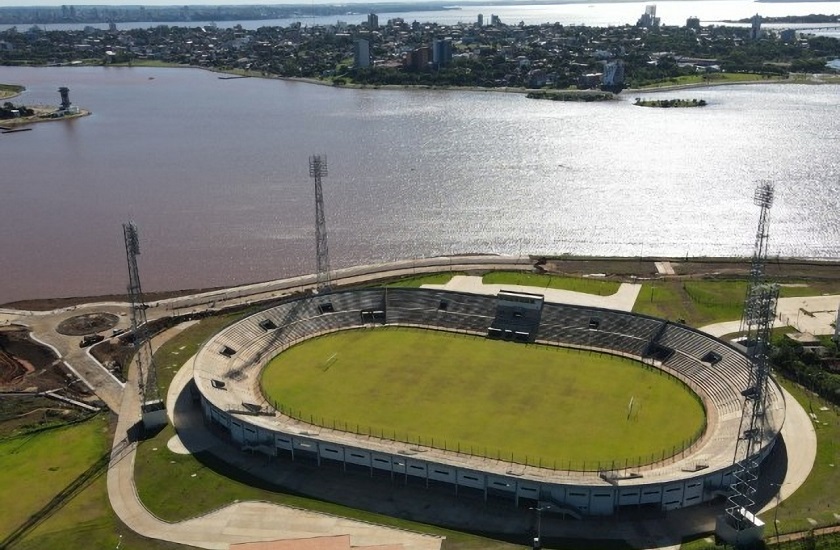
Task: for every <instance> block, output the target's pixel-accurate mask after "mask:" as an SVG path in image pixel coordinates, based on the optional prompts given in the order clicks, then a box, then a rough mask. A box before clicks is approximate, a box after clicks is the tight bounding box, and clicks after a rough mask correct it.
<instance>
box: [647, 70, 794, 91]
mask: <svg viewBox="0 0 840 550" xmlns="http://www.w3.org/2000/svg"><path fill="white" fill-rule="evenodd" d="M756 80H767V81H768V82H772V81H773V80H780V78H765V77H764V75H761V74H757V73H714V74H708V75H701V74H697V75H694V74H692V75H682V76H678V77H676V78H671V79H668V80H663V81H662V82H656V83H654V84H648V85H646V86H642V88H643V89H650V88H662V87H664V86H679V85H683V84H717V83H720V82H752V81H756Z"/></svg>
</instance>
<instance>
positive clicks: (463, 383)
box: [262, 328, 704, 469]
mask: <svg viewBox="0 0 840 550" xmlns="http://www.w3.org/2000/svg"><path fill="white" fill-rule="evenodd" d="M262 385H263V389H264V391H265V394H266V395H267V396H269V399H273V400H274V401H276V402H277V403H278V406H280V405H282V407H283V410H284V411H291V412H292V414H293V415H294V416H297V417H299V418H303V419H304V420H307V421H312V422H313V423H316V424H320V425H323V426H327V427H333V425H335V426H336V427H339V428H341V429H346V430H348V431H354V432H361V433H366V434H367V433H370V434H373V435H377V436H381V437H385V438H388V439H397V440H402V441H410V442H419V443H420V444H421V445H424V446H432V447H439V448H444V447H445V448H447V449H449V450H458V451H460V452H465V453H471V454H477V455H483V456H490V457H493V458H501V459H503V460H511V461H513V462H517V463H526V462H527V463H529V464H532V465H541V466H543V467H550V468H551V467H556V468H558V469H566V468H569V467H570V468H571V469H584V468H586V469H595V468H596V467H598V466H599V464H598V462H601V464H610V463H611V461H615V462H616V463H619V462H620V463H622V465H623V464H624V462H625V460H628V461H629V462H630V463H631V464H635V463H637V462H638V461H641V462H642V463H645V462H650V461H652V460H654V457H655V459H657V460H658V459H661V457H662V453H663V450H666V449H667V451H665V455H666V456H668V455H671V454H672V451H673V449H674V448H676V449H677V450H680V448H681V446H683V445H685V444H687V443H688V442H690V440H691V439H692V438H693V437H696V436H698V435H699V431H700V430H701V429H702V427H703V422H704V413H703V408H702V406H701V405H700V403H699V402H698V400H697V398H696V397H695V396H694V395H693V394H691V393H690V392H689V391H688V390H685V389H683V387H682V386H681V384H680V383H679V382H678V381H676V380H675V379H674V378H671V377H670V376H667V375H665V374H663V373H661V372H660V371H658V370H656V369H649V368H646V367H643V366H642V364H641V363H638V362H636V361H630V360H626V359H621V358H616V357H613V356H609V355H602V354H594V353H589V352H580V351H572V350H564V349H560V348H554V347H549V346H536V345H529V346H523V345H522V344H514V343H510V342H500V341H492V340H487V339H484V338H475V337H471V336H467V337H465V336H460V335H453V334H450V333H444V332H436V331H428V330H416V329H391V328H389V329H376V330H354V331H344V332H341V333H336V334H331V335H327V336H323V337H320V338H316V339H313V340H309V341H307V342H305V343H303V344H300V345H298V346H295V347H293V348H291V349H290V350H287V351H286V352H284V353H282V354H281V355H279V356H278V357H276V358H275V359H274V360H272V361H271V363H270V364H269V365H268V367H267V368H266V369H265V371H264V373H263V378H262ZM631 401H632V407H631V408H629V406H630V405H631ZM675 410H678V411H680V414H678V415H675V414H674V411H675ZM337 419H339V420H337Z"/></svg>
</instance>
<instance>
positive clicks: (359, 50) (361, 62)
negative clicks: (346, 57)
mask: <svg viewBox="0 0 840 550" xmlns="http://www.w3.org/2000/svg"><path fill="white" fill-rule="evenodd" d="M353 66H354V67H356V68H359V69H364V68H366V67H370V41H368V40H365V39H364V38H358V39H356V41H355V42H354V43H353Z"/></svg>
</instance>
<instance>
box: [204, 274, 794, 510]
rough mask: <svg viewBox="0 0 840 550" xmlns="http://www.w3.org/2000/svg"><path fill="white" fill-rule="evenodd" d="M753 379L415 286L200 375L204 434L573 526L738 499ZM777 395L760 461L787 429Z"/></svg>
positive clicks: (581, 316) (249, 338) (704, 347)
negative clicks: (542, 510)
mask: <svg viewBox="0 0 840 550" xmlns="http://www.w3.org/2000/svg"><path fill="white" fill-rule="evenodd" d="M410 329H411V330H410ZM332 333H336V334H332ZM374 334H375V335H376V338H375V339H373V340H371V339H370V338H369V336H371V335H374ZM406 334H408V335H409V336H410V339H411V340H412V342H411V343H409V344H407V343H405V338H406ZM348 335H352V337H351V338H349V339H348V338H346V337H345V338H344V341H339V340H334V338H336V337H338V336H348ZM447 337H448V340H452V341H454V342H456V344H455V345H449V344H448V343H447V342H442V341H440V340H439V339H441V338H447ZM392 340H393V342H392ZM492 346H496V347H492ZM437 348H441V349H442V350H443V351H442V352H441V353H430V352H429V350H434V349H437ZM484 348H487V349H484ZM424 350H425V351H424ZM547 352H553V355H552V354H548V355H545V354H546V353H547ZM540 353H541V354H543V355H539V354H540ZM532 354H534V355H532ZM511 357H512V358H514V359H513V360H511V359H510V358H511ZM596 360H600V361H601V362H602V363H604V364H595V363H597V361H596ZM593 361H595V363H593ZM523 365H525V367H527V368H529V369H530V370H526V371H522V370H521V369H522V368H525V367H523ZM604 369H606V370H604ZM610 369H613V370H610ZM507 370H511V371H512V372H506V371H507ZM555 371H556V372H555ZM570 371H571V374H570ZM569 376H572V377H571V378H569ZM645 377H647V378H645ZM749 377H750V360H749V358H748V357H747V356H746V355H745V354H744V353H742V352H741V351H739V350H738V349H736V348H735V347H734V346H732V345H730V344H728V343H726V342H724V341H722V340H719V339H716V338H714V337H711V336H709V335H706V334H704V333H702V332H699V331H697V330H695V329H692V328H690V327H687V326H685V325H683V324H680V323H674V322H670V321H665V320H662V319H657V318H654V317H649V316H645V315H639V314H633V313H628V312H624V311H616V310H609V309H602V308H595V307H584V306H574V305H568V304H558V303H549V302H546V301H545V300H544V298H543V296H542V295H538V294H528V293H522V292H507V291H502V292H500V293H498V294H497V295H496V296H486V295H474V294H466V293H459V292H450V291H445V290H431V289H410V288H381V289H365V290H350V291H343V292H335V293H328V294H317V295H309V296H306V297H303V298H299V299H294V300H289V301H287V302H284V303H282V304H280V305H277V306H274V307H271V308H270V309H266V310H263V311H261V312H259V313H256V314H254V315H251V316H249V317H247V318H245V319H243V320H240V321H238V322H236V323H234V324H233V325H231V326H228V327H227V328H225V329H223V330H222V331H220V332H219V333H217V334H216V335H215V336H214V337H213V338H211V339H210V340H208V341H207V342H206V343H205V344H204V346H203V347H202V349H201V350H200V351H199V353H198V354H197V356H196V358H195V367H194V374H193V378H194V382H195V385H196V388H197V390H198V395H199V396H200V399H201V404H202V410H203V414H204V418H205V421H206V422H207V424H208V425H209V426H210V427H211V428H212V429H213V431H214V432H215V433H217V434H218V435H220V436H221V437H222V438H224V439H227V440H228V441H230V442H231V443H232V444H234V445H236V446H238V447H239V448H240V449H241V450H242V451H243V452H249V453H261V454H264V455H266V456H267V457H270V458H271V459H285V460H293V461H303V462H307V463H310V464H315V465H319V466H321V465H332V466H338V467H340V468H342V469H344V470H347V471H358V472H364V473H366V474H369V475H370V477H371V478H373V479H372V481H371V482H372V483H376V482H381V480H379V479H377V478H385V479H386V482H387V478H390V479H391V480H392V481H391V482H393V483H404V484H413V485H418V486H421V487H422V486H426V487H432V486H433V487H436V488H440V487H443V488H449V489H451V492H452V498H481V499H484V500H487V501H490V500H492V501H494V502H501V503H509V504H510V505H511V506H539V505H543V504H550V505H551V506H552V509H553V510H554V511H555V512H560V513H565V514H567V515H568V516H570V517H583V516H587V515H594V516H608V515H612V514H614V513H616V512H617V511H618V510H619V509H621V508H622V507H640V506H644V507H653V508H656V509H661V510H673V509H677V508H683V507H688V506H692V505H696V504H699V503H702V502H706V501H709V500H712V499H715V498H718V497H722V496H724V495H725V494H726V493H727V491H728V489H729V487H730V485H731V484H732V482H733V479H732V478H733V471H734V470H735V468H736V466H735V465H733V459H734V457H735V455H736V447H737V444H738V441H739V437H743V427H742V410H743V409H744V406H743V405H744V402H745V400H746V399H748V398H749V395H747V393H746V392H744V388H747V387H748V386H749V383H750V379H749ZM586 380H588V381H589V384H591V387H590V386H587V385H586V382H585V381H586ZM526 381H527V383H526ZM654 383H655V384H659V385H658V386H656V387H654V386H653V384H654ZM578 386H581V387H578ZM353 388H356V389H358V388H363V391H361V392H360V391H356V392H355V393H354V392H353V391H352V390H353ZM477 388H482V389H480V390H479V389H477ZM418 392H420V393H421V394H422V395H419V396H418ZM768 392H769V395H768V396H767V407H766V412H765V414H766V416H767V417H768V418H767V419H766V420H767V425H768V426H769V427H770V429H767V430H764V431H763V432H762V441H761V442H760V445H758V446H756V448H757V449H758V452H757V454H756V455H755V457H754V458H755V460H756V461H758V462H760V461H761V460H763V458H764V457H765V456H767V454H768V453H769V452H770V451H771V450H772V448H773V445H774V443H775V441H776V438H777V436H778V434H779V431H780V430H781V427H782V425H783V423H784V418H785V403H784V397H783V395H782V392H781V389H780V388H779V387H778V386H777V385H776V383H775V382H773V381H771V383H770V388H769V390H768ZM570 395H571V396H570ZM375 396H379V397H378V398H377V397H375ZM461 396H463V398H461ZM462 401H463V403H462ZM453 402H454V403H453ZM452 407H454V408H452ZM444 419H445V421H444ZM674 419H678V420H682V421H683V422H681V423H680V422H677V423H676V425H674V424H675V422H674ZM561 428H562V429H561ZM569 430H571V431H569ZM640 443H641V446H640V445H639V444H640Z"/></svg>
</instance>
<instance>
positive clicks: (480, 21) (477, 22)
mask: <svg viewBox="0 0 840 550" xmlns="http://www.w3.org/2000/svg"><path fill="white" fill-rule="evenodd" d="M475 26H476V27H483V26H484V14H481V13H479V14H478V17H477V18H476V20H475Z"/></svg>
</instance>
